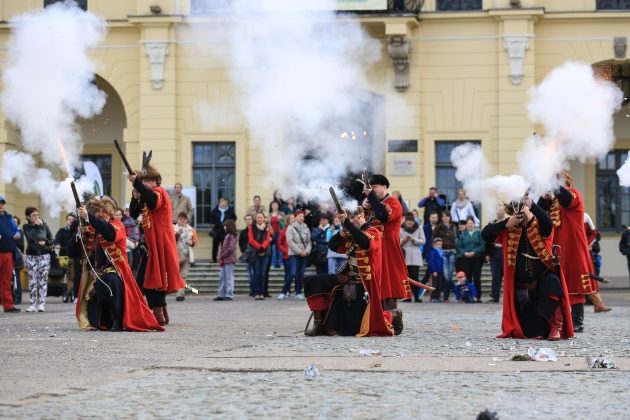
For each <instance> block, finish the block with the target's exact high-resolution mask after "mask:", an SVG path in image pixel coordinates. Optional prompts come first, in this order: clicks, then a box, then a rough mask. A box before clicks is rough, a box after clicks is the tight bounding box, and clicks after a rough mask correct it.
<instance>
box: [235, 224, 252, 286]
mask: <svg viewBox="0 0 630 420" xmlns="http://www.w3.org/2000/svg"><path fill="white" fill-rule="evenodd" d="M243 220H244V221H245V229H243V230H241V232H240V233H239V234H238V249H239V250H240V251H241V256H242V254H243V253H244V252H245V250H246V249H247V246H248V244H249V227H250V226H251V225H252V223H253V222H254V218H253V217H252V215H251V214H246V215H245V217H243ZM241 261H242V262H245V265H246V266H247V277H248V279H249V296H250V297H254V265H253V264H250V263H249V262H247V261H243V260H241Z"/></svg>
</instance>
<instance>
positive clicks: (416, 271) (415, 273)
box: [407, 265, 420, 302]
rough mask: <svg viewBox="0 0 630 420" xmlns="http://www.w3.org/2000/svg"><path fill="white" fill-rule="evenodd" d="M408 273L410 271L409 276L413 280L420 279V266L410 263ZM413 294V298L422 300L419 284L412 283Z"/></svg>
mask: <svg viewBox="0 0 630 420" xmlns="http://www.w3.org/2000/svg"><path fill="white" fill-rule="evenodd" d="M407 273H409V278H410V279H411V280H415V281H419V280H420V279H419V277H420V267H419V266H417V265H408V266H407ZM411 294H412V295H413V300H414V301H416V302H417V301H418V300H420V288H419V287H418V286H414V285H413V284H412V285H411Z"/></svg>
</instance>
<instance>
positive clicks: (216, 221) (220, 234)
mask: <svg viewBox="0 0 630 420" xmlns="http://www.w3.org/2000/svg"><path fill="white" fill-rule="evenodd" d="M230 219H231V220H234V221H236V213H234V208H233V207H231V206H230V207H228V209H227V210H226V211H225V218H224V220H223V223H225V221H226V220H230ZM223 223H221V211H220V210H219V206H218V205H217V206H215V207H214V209H212V212H211V213H210V224H211V225H214V226H213V227H212V230H211V232H215V233H216V235H214V236H213V235H212V234H211V236H213V237H214V238H217V239H223V238H224V237H225V229H224V228H223Z"/></svg>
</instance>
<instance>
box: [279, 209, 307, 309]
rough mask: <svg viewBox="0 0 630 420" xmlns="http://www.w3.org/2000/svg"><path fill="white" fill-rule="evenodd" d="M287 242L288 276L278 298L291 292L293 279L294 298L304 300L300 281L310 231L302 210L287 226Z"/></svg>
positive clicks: (297, 212)
mask: <svg viewBox="0 0 630 420" xmlns="http://www.w3.org/2000/svg"><path fill="white" fill-rule="evenodd" d="M286 235H287V243H288V244H289V277H288V279H287V281H285V282H284V287H283V288H282V292H281V293H280V294H279V295H278V300H283V299H284V298H285V297H287V296H288V295H289V293H290V292H291V282H293V280H294V279H295V299H296V300H304V295H303V294H302V281H303V280H304V270H305V269H306V261H307V259H308V256H309V255H310V253H311V248H312V245H311V231H310V229H309V228H308V226H307V224H306V223H304V212H303V211H302V210H298V211H296V212H295V221H294V222H293V223H291V225H290V226H289V227H288V228H287V233H286Z"/></svg>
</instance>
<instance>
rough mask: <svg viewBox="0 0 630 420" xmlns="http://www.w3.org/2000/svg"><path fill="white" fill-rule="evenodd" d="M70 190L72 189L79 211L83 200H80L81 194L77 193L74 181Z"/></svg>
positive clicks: (71, 182)
mask: <svg viewBox="0 0 630 420" xmlns="http://www.w3.org/2000/svg"><path fill="white" fill-rule="evenodd" d="M70 188H72V195H73V196H74V203H75V205H76V207H77V210H78V209H79V207H81V199H80V198H79V193H78V192H77V186H76V185H74V181H70Z"/></svg>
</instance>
